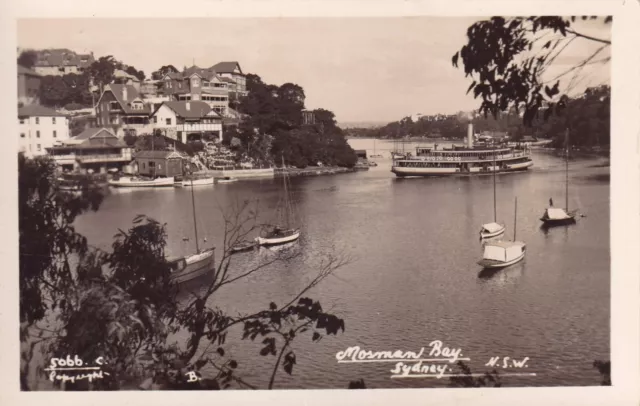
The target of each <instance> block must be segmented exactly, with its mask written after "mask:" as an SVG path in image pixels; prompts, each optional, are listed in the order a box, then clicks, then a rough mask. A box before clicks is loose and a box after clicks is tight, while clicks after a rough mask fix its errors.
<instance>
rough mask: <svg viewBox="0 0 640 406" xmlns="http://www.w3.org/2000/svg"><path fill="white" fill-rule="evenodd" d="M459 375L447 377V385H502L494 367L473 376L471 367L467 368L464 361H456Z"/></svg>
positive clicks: (476, 386) (457, 386)
mask: <svg viewBox="0 0 640 406" xmlns="http://www.w3.org/2000/svg"><path fill="white" fill-rule="evenodd" d="M457 366H458V369H459V370H460V373H459V375H462V376H452V377H450V378H449V386H450V387H453V388H484V387H490V388H499V387H501V386H502V382H501V381H500V375H499V374H498V371H496V370H495V369H494V370H492V371H490V372H485V373H484V375H482V376H479V377H474V376H473V374H472V372H471V368H469V367H468V366H467V365H466V364H465V363H464V362H462V361H458V363H457Z"/></svg>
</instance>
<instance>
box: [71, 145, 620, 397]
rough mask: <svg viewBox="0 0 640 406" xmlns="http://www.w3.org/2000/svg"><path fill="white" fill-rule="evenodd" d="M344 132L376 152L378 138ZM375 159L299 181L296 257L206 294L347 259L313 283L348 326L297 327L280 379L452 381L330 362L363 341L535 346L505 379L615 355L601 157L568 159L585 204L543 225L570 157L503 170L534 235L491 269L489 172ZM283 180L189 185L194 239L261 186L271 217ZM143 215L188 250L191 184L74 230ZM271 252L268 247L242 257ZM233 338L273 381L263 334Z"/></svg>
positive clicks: (122, 196)
mask: <svg viewBox="0 0 640 406" xmlns="http://www.w3.org/2000/svg"><path fill="white" fill-rule="evenodd" d="M350 142H351V143H352V145H353V147H354V148H356V149H361V148H366V149H369V150H370V153H373V147H372V145H371V140H352V141H350ZM367 143H368V144H367ZM385 147H386V148H388V149H392V148H393V146H392V145H391V144H390V143H387V145H386V146H385V143H384V142H381V141H378V142H377V143H376V150H377V152H378V153H380V152H379V151H381V150H384V148H385ZM407 150H408V149H407ZM378 162H379V166H378V167H375V168H371V170H370V171H367V172H357V173H351V174H343V175H336V176H320V177H309V178H294V179H292V187H293V191H294V198H295V199H296V201H297V205H298V211H299V215H300V217H301V218H302V219H303V228H302V229H303V235H302V237H301V239H300V241H299V243H298V246H297V248H294V249H299V250H300V252H301V253H302V256H301V257H300V258H297V259H296V260H294V261H293V262H292V263H290V264H287V265H286V266H278V267H269V268H267V269H265V270H264V271H261V272H259V273H256V274H253V275H251V276H250V277H248V278H247V279H245V280H242V281H239V282H237V283H234V284H232V285H228V286H227V287H226V288H225V289H223V290H221V292H220V294H219V295H217V296H216V297H214V298H213V300H212V303H214V304H215V305H217V306H219V307H221V308H223V309H225V310H226V311H228V312H231V313H232V314H236V313H248V312H252V311H257V310H261V309H266V308H268V305H269V302H271V301H274V302H276V303H278V304H282V303H285V302H286V301H287V299H289V298H291V297H293V296H295V294H296V293H297V292H298V291H299V290H300V289H301V288H302V287H303V286H304V285H305V283H306V282H307V281H308V280H309V278H311V277H312V276H313V275H315V274H316V272H317V270H318V268H317V264H318V263H319V262H321V261H322V260H323V259H326V258H327V256H328V255H330V254H331V253H332V252H344V253H346V254H348V255H349V257H351V258H352V261H351V262H350V263H349V264H348V265H346V266H344V267H343V268H341V269H340V270H338V271H337V272H336V273H335V274H334V276H331V277H329V278H328V279H326V280H325V281H324V282H323V283H322V284H321V285H319V286H318V287H316V288H315V289H314V290H313V291H311V292H309V293H308V295H307V296H310V297H312V298H314V299H317V300H320V302H321V303H322V305H323V308H324V309H325V310H328V309H331V311H332V312H334V313H336V314H337V315H338V316H340V317H342V318H344V319H345V322H346V331H345V333H344V334H339V335H338V336H337V337H336V336H331V337H325V338H323V339H322V340H321V341H320V342H312V341H311V337H310V336H306V335H303V336H299V337H298V338H297V340H296V341H295V342H294V346H293V349H294V351H295V352H296V355H297V365H296V366H295V367H294V373H293V375H292V376H288V375H286V374H285V373H284V371H282V370H281V371H280V372H279V373H278V375H277V377H276V387H277V388H346V386H347V384H348V382H349V381H350V380H355V379H360V378H362V379H364V380H365V382H366V384H367V386H368V387H369V388H400V387H441V386H445V385H446V384H447V379H442V380H436V379H426V378H425V379H390V378H389V376H390V375H391V374H390V370H391V369H392V368H393V367H394V365H395V364H394V363H372V364H367V363H354V364H337V363H336V359H335V354H336V352H338V351H341V350H344V349H346V348H347V347H349V346H354V345H359V346H361V347H363V348H366V349H370V350H373V351H383V350H396V349H400V350H412V351H418V350H419V349H420V347H423V346H425V347H426V346H428V344H429V343H430V342H431V341H433V340H442V341H444V343H445V344H446V345H449V346H453V347H460V348H461V349H462V353H463V354H464V356H465V357H469V358H471V361H469V362H468V364H469V366H470V367H471V369H472V370H473V371H474V372H484V371H486V370H488V368H487V367H485V366H484V364H485V363H486V362H488V361H489V359H490V358H491V357H494V356H501V357H502V356H509V357H515V358H518V359H519V358H524V357H529V358H530V360H529V362H528V365H529V367H528V368H527V369H526V372H535V373H536V374H537V376H535V377H504V378H503V383H504V385H505V386H559V385H568V386H569V385H570V386H576V385H598V384H599V382H600V376H599V374H598V373H597V371H596V370H595V369H593V368H592V366H591V364H592V362H593V360H595V359H609V354H610V347H609V331H610V323H609V315H610V308H609V302H610V265H609V263H610V257H609V180H608V173H609V169H608V168H606V167H597V165H595V164H596V162H594V161H575V162H572V163H571V170H570V179H571V184H570V207H571V208H579V209H580V210H581V212H582V213H584V214H586V217H585V218H581V219H579V221H578V223H577V224H576V225H573V226H569V227H559V228H553V229H551V230H548V231H547V232H545V231H543V230H542V229H540V224H541V222H540V221H539V217H540V215H541V214H542V211H543V209H544V208H545V207H546V205H547V203H548V200H549V198H550V197H553V199H554V202H555V204H556V206H561V205H563V204H564V179H565V172H564V163H563V161H562V160H561V159H559V158H556V157H554V156H551V155H547V154H544V153H542V152H537V153H535V155H534V162H535V166H534V169H533V170H531V171H529V172H528V173H521V174H507V175H500V176H498V179H497V196H498V210H497V211H498V220H499V221H501V222H505V223H506V225H507V232H506V234H505V236H506V238H509V239H510V238H512V236H513V220H514V198H515V197H516V196H517V197H518V218H517V237H518V239H519V240H522V241H524V242H526V244H527V257H526V258H525V260H524V261H523V262H521V263H519V264H517V265H514V266H512V267H510V268H507V269H504V270H502V271H498V272H496V273H493V274H490V275H485V274H479V268H478V266H477V265H476V261H477V260H479V259H480V257H481V255H482V247H481V244H480V242H479V239H478V232H479V228H480V225H481V224H483V223H486V222H489V221H493V218H492V217H493V189H492V184H493V179H492V177H491V176H486V177H485V176H482V177H468V178H424V179H423V178H414V179H396V178H395V177H394V176H393V174H392V173H391V172H390V161H389V160H388V159H380V160H378ZM279 190H280V182H279V181H278V180H261V181H246V182H237V183H235V184H229V185H216V186H215V187H213V188H202V189H196V191H195V194H196V209H197V212H198V229H199V236H200V238H201V239H202V238H203V237H206V238H207V239H208V241H209V243H210V244H214V243H215V244H216V245H217V246H220V238H221V236H222V229H223V223H222V220H221V214H220V211H219V208H220V207H228V205H229V204H232V203H235V202H238V201H242V200H243V199H259V201H260V206H261V208H262V211H263V213H262V214H263V215H264V217H265V218H268V217H270V216H271V215H272V214H273V208H274V207H275V205H276V203H277V200H278V193H279ZM139 213H145V214H148V215H150V216H152V217H154V218H156V219H157V220H159V221H161V222H166V223H167V229H168V234H169V247H168V248H169V251H170V253H171V254H174V255H181V254H185V253H189V252H190V251H191V250H193V248H194V247H193V242H192V241H193V237H192V234H193V219H192V214H191V192H190V190H189V189H188V188H185V189H176V190H173V189H169V190H140V191H132V192H119V193H116V194H113V195H111V196H109V197H108V198H107V199H106V201H105V202H104V204H103V206H102V208H101V209H100V211H99V212H97V213H91V214H87V215H84V216H83V217H81V218H80V219H78V221H77V226H78V231H79V232H81V233H83V234H85V235H86V236H87V237H88V239H89V241H90V242H91V243H92V244H93V245H96V246H99V247H103V248H108V247H109V246H110V244H111V241H112V236H113V235H114V234H115V233H116V232H117V230H118V228H122V229H127V228H129V227H130V224H131V220H132V219H133V217H134V216H135V215H136V214H139ZM184 236H189V237H191V241H186V242H185V241H183V240H182V238H183V237H184ZM273 255H274V254H273V253H272V252H271V251H269V250H267V249H261V251H258V252H255V253H247V254H241V255H239V256H238V257H237V261H238V264H240V265H242V264H243V263H244V264H247V263H252V262H255V261H259V260H261V259H262V260H264V259H265V258H269V256H273ZM240 336H241V335H240V333H238V332H237V331H235V332H234V333H233V335H230V336H229V338H228V340H227V341H228V344H227V345H226V347H225V348H226V350H227V353H231V354H233V355H234V357H235V359H237V360H238V362H239V367H238V371H237V373H238V375H239V376H241V377H243V378H244V379H246V380H247V381H249V382H251V383H253V384H255V385H258V386H260V387H265V386H266V383H267V382H268V380H269V377H270V373H271V369H272V365H273V363H274V362H275V357H271V356H268V357H261V356H260V355H258V352H259V350H260V348H261V345H260V341H258V342H256V343H252V342H250V341H241V340H240ZM236 338H237V339H236ZM454 371H455V370H454ZM502 372H506V371H502Z"/></svg>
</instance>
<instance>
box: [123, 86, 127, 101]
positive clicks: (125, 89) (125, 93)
mask: <svg viewBox="0 0 640 406" xmlns="http://www.w3.org/2000/svg"><path fill="white" fill-rule="evenodd" d="M122 98H123V99H124V101H127V100H128V99H127V85H124V86H122Z"/></svg>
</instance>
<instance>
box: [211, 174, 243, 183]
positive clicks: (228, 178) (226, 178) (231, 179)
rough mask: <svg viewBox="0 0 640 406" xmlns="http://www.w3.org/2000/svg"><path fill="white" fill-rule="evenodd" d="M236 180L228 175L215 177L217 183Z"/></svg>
mask: <svg viewBox="0 0 640 406" xmlns="http://www.w3.org/2000/svg"><path fill="white" fill-rule="evenodd" d="M237 181H238V179H236V178H232V177H230V176H225V177H223V178H217V179H216V182H217V183H233V182H237Z"/></svg>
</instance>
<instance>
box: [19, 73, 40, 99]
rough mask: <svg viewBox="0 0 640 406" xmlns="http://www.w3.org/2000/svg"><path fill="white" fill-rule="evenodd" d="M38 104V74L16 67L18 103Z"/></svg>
mask: <svg viewBox="0 0 640 406" xmlns="http://www.w3.org/2000/svg"><path fill="white" fill-rule="evenodd" d="M39 102H40V74H38V73H36V72H35V71H32V70H31V69H27V68H25V67H24V66H20V65H18V103H22V104H23V105H26V104H38V103H39Z"/></svg>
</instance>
